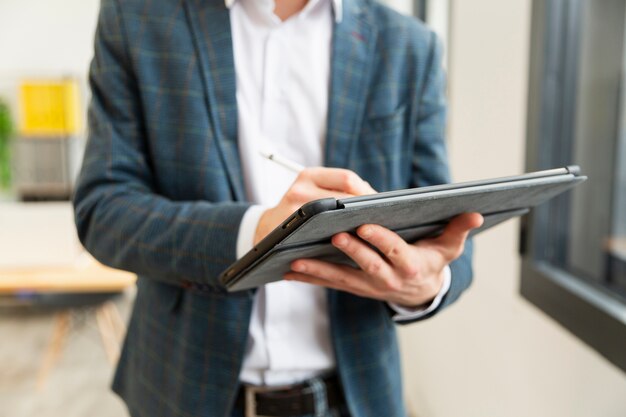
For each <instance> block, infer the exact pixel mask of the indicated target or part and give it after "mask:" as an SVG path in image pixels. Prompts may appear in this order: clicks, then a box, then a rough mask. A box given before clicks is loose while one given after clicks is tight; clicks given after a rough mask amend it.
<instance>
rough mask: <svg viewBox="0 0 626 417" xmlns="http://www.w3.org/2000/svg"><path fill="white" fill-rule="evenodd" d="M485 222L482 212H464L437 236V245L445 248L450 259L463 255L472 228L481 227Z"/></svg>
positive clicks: (445, 253) (444, 250)
mask: <svg viewBox="0 0 626 417" xmlns="http://www.w3.org/2000/svg"><path fill="white" fill-rule="evenodd" d="M483 222H484V219H483V216H482V215H480V213H463V214H460V215H458V216H456V217H454V218H453V219H452V220H450V223H448V224H447V225H446V227H445V228H444V229H443V233H442V234H441V235H439V236H438V237H437V238H435V239H434V240H435V242H434V243H436V244H437V245H439V246H441V247H442V249H443V253H444V256H445V257H446V258H447V259H448V261H453V260H454V259H456V258H458V257H459V256H461V254H462V253H463V249H464V247H465V240H466V239H467V235H468V234H469V232H470V231H471V230H472V229H476V228H479V227H480V226H482V224H483Z"/></svg>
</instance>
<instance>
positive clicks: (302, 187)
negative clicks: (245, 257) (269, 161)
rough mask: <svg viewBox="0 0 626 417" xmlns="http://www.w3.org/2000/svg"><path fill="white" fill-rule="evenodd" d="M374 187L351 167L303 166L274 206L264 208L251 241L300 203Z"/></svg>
mask: <svg viewBox="0 0 626 417" xmlns="http://www.w3.org/2000/svg"><path fill="white" fill-rule="evenodd" d="M375 193H376V191H375V190H374V189H373V188H372V187H371V186H370V185H369V183H368V182H366V181H364V180H363V179H361V177H359V176H358V175H357V174H356V173H354V172H353V171H350V170H348V169H341V168H323V167H316V168H306V169H304V170H303V171H302V172H300V174H298V177H297V178H296V180H295V181H294V183H293V184H291V187H289V190H287V192H286V193H285V195H284V196H283V198H282V199H281V200H280V202H279V203H278V205H277V206H276V207H273V208H271V209H268V210H265V212H263V214H262V215H261V218H260V219H259V224H258V225H257V228H256V233H255V234H254V244H255V245H256V244H257V243H258V242H259V241H260V240H261V239H263V238H264V237H265V236H267V235H268V234H269V233H270V232H271V231H272V230H274V228H275V227H276V226H278V225H279V224H280V223H281V222H282V221H283V220H285V219H286V218H287V217H288V216H289V215H290V214H292V213H293V212H294V211H296V210H297V209H299V208H300V207H301V206H302V205H303V204H305V203H308V202H309V201H313V200H318V199H320V198H329V197H334V198H347V197H354V196H358V195H366V194H375Z"/></svg>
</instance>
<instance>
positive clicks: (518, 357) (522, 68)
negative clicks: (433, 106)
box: [401, 0, 626, 417]
mask: <svg viewBox="0 0 626 417" xmlns="http://www.w3.org/2000/svg"><path fill="white" fill-rule="evenodd" d="M530 3H531V2H530V1H529V0H508V1H506V2H503V1H499V0H473V1H471V2H467V1H455V2H453V7H452V16H451V19H452V20H451V21H452V28H451V31H452V34H451V40H450V43H451V51H450V53H451V56H450V64H451V68H450V75H449V77H450V93H451V101H450V111H451V119H450V125H449V138H450V153H451V164H452V167H453V174H454V177H455V180H469V179H478V178H486V177H490V176H499V175H510V174H517V173H522V172H523V171H524V167H523V158H524V137H525V119H526V96H527V84H528V80H527V78H528V74H527V69H528V47H529V39H530ZM517 233H518V224H517V223H507V224H505V225H501V226H499V227H498V228H496V229H493V230H491V231H489V232H488V233H485V234H484V235H482V236H479V237H478V238H477V239H476V246H477V252H476V256H475V263H474V265H475V281H474V284H473V286H472V287H471V289H470V290H469V291H468V292H467V293H466V294H465V295H464V296H463V297H462V298H461V299H460V301H459V302H458V303H457V304H456V305H454V306H452V307H451V308H450V309H449V310H448V311H446V312H444V313H443V314H441V315H440V316H438V317H436V318H434V319H432V320H429V321H427V322H424V323H422V324H417V325H413V326H409V327H406V328H403V329H402V330H401V342H402V343H401V344H402V350H403V357H404V375H405V381H406V391H407V400H408V402H409V403H410V405H411V407H412V409H413V410H414V411H415V415H417V416H428V417H450V416H462V417H473V416H475V417H500V416H506V417H518V416H519V417H527V416H533V417H544V416H545V417H561V416H563V417H583V416H584V417H623V416H624V415H626V375H625V374H624V373H622V372H621V371H618V370H617V369H616V368H615V367H613V366H612V365H610V364H609V363H608V362H606V361H605V360H604V359H603V358H601V357H600V356H598V355H597V354H596V353H595V352H594V351H592V350H591V349H589V348H588V347H586V346H585V345H584V344H582V343H581V342H580V341H578V340H577V339H576V338H574V337H573V336H572V335H570V334H569V333H568V332H566V331H565V330H563V329H562V328H561V327H560V326H559V325H557V324H556V323H555V322H553V321H552V320H551V319H549V318H548V317H547V316H545V315H544V314H543V313H541V312H540V311H539V310H537V309H536V308H534V307H533V306H532V305H530V304H529V303H528V302H527V301H525V300H523V299H522V298H521V297H520V296H519V271H520V264H519V257H518V255H517V252H516V251H517ZM625 348H626V347H625Z"/></svg>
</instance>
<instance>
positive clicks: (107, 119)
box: [73, 0, 249, 290]
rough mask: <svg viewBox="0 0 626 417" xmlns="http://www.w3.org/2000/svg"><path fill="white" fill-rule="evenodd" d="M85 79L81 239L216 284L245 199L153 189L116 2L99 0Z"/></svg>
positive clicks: (163, 272) (123, 264) (162, 271)
mask: <svg viewBox="0 0 626 417" xmlns="http://www.w3.org/2000/svg"><path fill="white" fill-rule="evenodd" d="M89 83H90V86H91V91H92V98H91V103H90V106H89V114H88V126H89V133H88V143H87V147H86V151H85V156H84V160H83V165H82V169H81V172H80V175H79V179H78V183H77V187H76V192H75V194H74V198H73V204H74V209H75V222H76V226H77V230H78V236H79V238H80V240H81V242H82V243H83V245H84V246H85V248H86V249H87V250H88V251H89V252H90V253H91V254H93V255H94V256H95V257H96V258H97V259H98V260H99V261H101V262H103V263H104V264H107V265H110V266H112V267H115V268H120V269H125V270H129V271H132V272H135V273H137V274H140V275H143V276H146V277H149V278H153V279H157V280H160V281H163V282H166V283H170V284H179V285H180V284H190V283H191V284H192V285H193V284H200V285H201V286H202V287H203V288H206V289H211V288H216V289H220V290H221V286H220V284H219V283H218V280H217V277H218V275H219V274H220V272H221V271H222V270H224V269H225V268H226V267H227V266H228V265H229V264H230V263H231V262H233V261H234V260H235V258H236V252H235V250H236V239H237V232H238V229H239V224H240V222H241V219H242V217H243V214H244V213H245V211H246V210H247V208H248V207H249V204H247V203H239V202H232V201H229V202H208V201H187V202H178V201H171V200H169V199H168V198H166V197H164V196H162V195H159V192H158V187H157V185H156V184H155V181H154V177H153V171H152V166H151V160H150V155H149V150H148V147H147V138H146V134H145V132H146V129H145V126H144V120H143V116H142V108H141V101H140V98H139V90H138V88H139V87H138V83H137V80H136V79H135V78H134V75H133V71H132V66H131V62H130V58H129V53H128V50H127V45H126V34H125V32H124V28H123V24H122V19H121V16H120V8H119V5H118V4H117V3H116V2H115V0H103V2H102V6H101V10H100V15H99V18H98V25H97V31H96V37H95V56H94V59H93V61H92V63H91V67H90V72H89Z"/></svg>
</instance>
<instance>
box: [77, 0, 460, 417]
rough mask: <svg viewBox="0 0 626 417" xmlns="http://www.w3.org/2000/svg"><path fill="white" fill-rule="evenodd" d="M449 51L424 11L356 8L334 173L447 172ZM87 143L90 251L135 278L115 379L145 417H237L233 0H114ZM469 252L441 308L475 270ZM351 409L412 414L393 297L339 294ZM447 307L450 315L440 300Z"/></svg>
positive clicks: (382, 179)
mask: <svg viewBox="0 0 626 417" xmlns="http://www.w3.org/2000/svg"><path fill="white" fill-rule="evenodd" d="M440 59H441V53H440V48H439V46H438V43H437V40H436V38H435V35H434V34H433V33H432V32H430V31H429V30H428V29H427V28H426V27H425V26H424V25H423V24H421V23H420V22H418V21H416V20H414V19H412V18H409V17H406V16H401V15H399V14H397V13H395V12H393V11H391V10H390V9H388V8H386V7H384V6H382V5H380V4H378V3H376V2H372V1H369V0H346V1H344V16H343V20H342V22H340V23H338V24H335V26H334V35H333V41H332V63H331V87H330V89H331V92H330V98H329V112H328V132H327V137H326V142H325V154H324V155H325V163H326V165H327V166H335V167H346V168H349V169H352V170H354V171H356V172H357V173H358V174H359V175H360V176H362V177H363V178H365V179H366V180H367V181H369V182H370V183H371V184H372V186H373V187H374V188H375V189H378V190H391V189H398V188H406V187H415V186H425V185H432V184H438V183H444V182H447V181H448V180H449V177H448V168H447V159H446V149H445V143H444V125H445V101H444V77H443V72H442V69H441V63H440ZM89 80H90V85H91V89H92V93H93V95H92V100H91V104H90V109H89V140H88V145H87V149H86V153H85V157H84V162H83V166H82V171H81V174H80V178H79V181H78V185H77V189H76V192H75V197H74V206H75V213H76V214H75V216H76V225H77V228H78V233H79V236H80V239H81V241H82V242H83V244H84V245H85V247H86V248H87V249H88V250H89V251H90V252H91V253H92V254H93V255H94V256H95V257H96V258H97V259H99V260H100V261H101V262H103V263H105V264H108V265H111V266H113V267H116V268H121V269H126V270H129V271H133V272H135V273H137V274H138V276H139V280H138V284H137V285H138V292H137V299H136V302H135V305H134V309H133V313H132V317H131V320H130V324H129V328H128V334H127V336H126V340H125V343H124V348H123V352H122V355H121V358H120V362H119V366H118V370H117V373H116V376H115V379H114V383H113V387H114V390H115V391H116V392H117V393H119V395H120V396H121V397H122V398H123V399H124V400H125V401H126V403H127V405H128V407H129V410H130V412H131V414H132V415H133V416H145V417H158V416H179V417H192V416H193V417H197V416H221V417H227V416H229V413H230V409H231V407H232V405H233V401H234V398H235V397H234V396H235V393H236V391H237V388H238V384H239V382H238V375H239V371H240V368H241V365H242V359H243V356H244V352H245V348H246V340H247V334H248V325H249V320H250V315H251V308H252V301H253V295H254V292H253V291H247V292H239V293H234V294H228V293H226V292H225V291H224V288H223V287H222V286H221V285H220V283H219V282H218V279H217V278H218V275H219V274H220V272H222V270H224V269H225V268H226V267H227V266H228V265H229V264H231V263H232V262H233V261H234V260H235V243H236V238H237V231H238V228H239V224H240V221H241V218H242V216H243V214H244V212H245V211H246V209H247V208H248V207H249V206H250V203H249V202H247V201H246V199H245V195H244V186H243V180H242V170H241V163H240V160H239V155H238V147H237V105H236V98H235V70H234V61H233V50H232V39H231V31H230V21H229V12H228V10H227V9H226V8H225V5H224V1H223V0H102V5H101V10H100V15H99V21H98V28H97V33H96V40H95V57H94V59H93V62H92V65H91V69H90V74H89ZM470 251H471V245H467V246H466V250H465V252H464V254H463V255H462V257H461V258H460V259H458V260H457V261H455V262H454V263H453V264H452V265H451V268H452V286H451V289H450V291H449V293H448V294H447V296H446V297H445V299H444V302H443V303H442V306H441V308H443V307H445V306H447V305H449V304H450V303H452V302H453V301H454V300H456V299H457V298H458V297H459V294H460V293H461V292H462V291H463V290H464V289H465V288H467V287H468V285H469V283H470V281H471V265H470ZM328 303H329V314H330V317H331V320H330V321H331V326H332V341H333V346H334V350H335V354H336V358H337V363H338V374H339V376H340V379H341V381H342V384H343V388H344V391H345V395H346V399H347V403H348V406H349V409H350V411H351V413H352V415H353V416H355V417H403V416H405V414H406V413H405V409H404V405H403V398H402V386H401V376H400V360H399V354H398V346H397V341H396V334H395V327H394V323H393V321H392V319H391V312H390V311H389V310H388V308H387V307H386V305H385V304H384V303H382V302H379V301H375V300H371V299H364V298H360V297H357V296H354V295H351V294H347V293H343V292H338V291H328ZM441 308H439V309H438V310H440V309H441Z"/></svg>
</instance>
